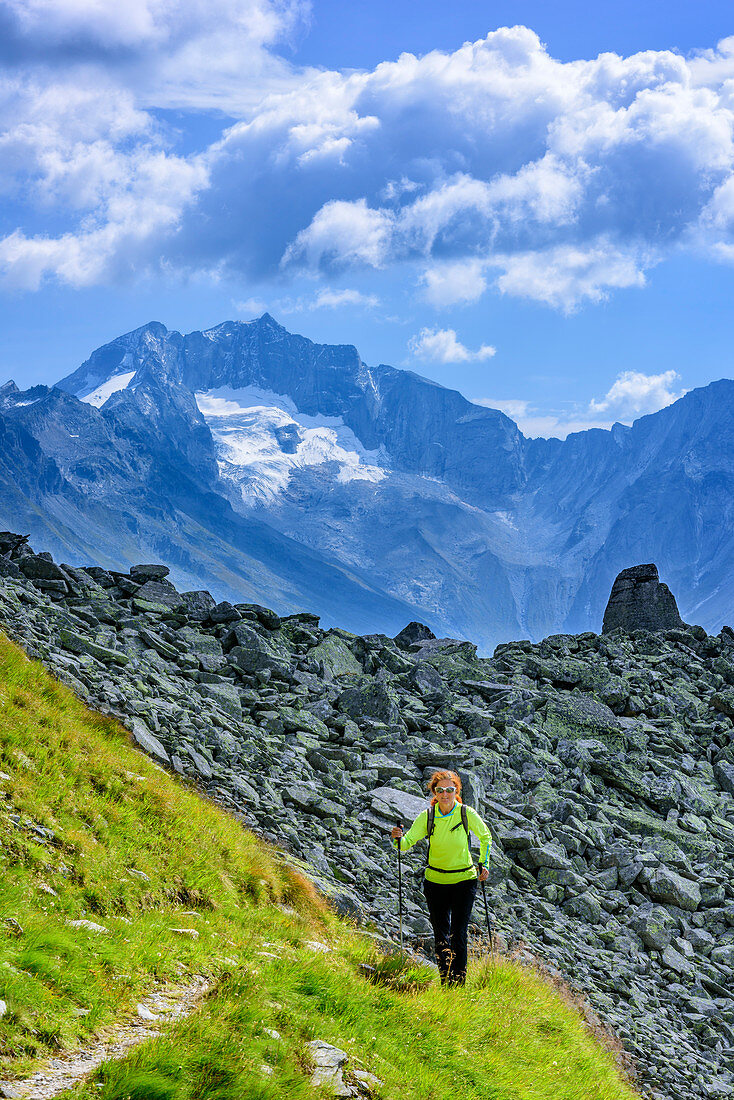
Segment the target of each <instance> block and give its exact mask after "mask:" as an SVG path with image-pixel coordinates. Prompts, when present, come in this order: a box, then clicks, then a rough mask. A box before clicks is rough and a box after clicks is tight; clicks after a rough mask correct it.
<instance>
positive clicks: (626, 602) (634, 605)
mask: <svg viewBox="0 0 734 1100" xmlns="http://www.w3.org/2000/svg"><path fill="white" fill-rule="evenodd" d="M685 625H686V624H685V623H684V622H683V620H682V619H681V617H680V615H679V613H678V605H677V604H676V602H675V596H674V595H673V593H672V592H671V591H670V589H669V588H668V586H667V584H663V583H662V581H660V580H659V578H658V569H657V566H656V565H654V564H653V563H652V562H651V563H650V564H648V565H633V566H632V567H631V568H630V569H623V570H622V572H621V573H619V574H618V575H617V578H616V580H615V582H614V584H613V585H612V591H611V594H610V596H609V602H608V603H607V608H606V611H605V612H604V622H603V625H602V633H603V634H608V633H609V632H610V631H612V630H617V629H621V630H625V631H627V633H630V632H631V631H633V630H671V629H673V628H675V627H683V626H685Z"/></svg>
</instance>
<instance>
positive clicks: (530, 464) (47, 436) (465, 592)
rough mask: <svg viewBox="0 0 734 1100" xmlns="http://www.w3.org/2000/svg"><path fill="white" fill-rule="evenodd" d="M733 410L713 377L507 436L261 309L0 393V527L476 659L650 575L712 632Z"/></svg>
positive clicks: (116, 345)
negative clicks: (612, 414)
mask: <svg viewBox="0 0 734 1100" xmlns="http://www.w3.org/2000/svg"><path fill="white" fill-rule="evenodd" d="M733 408H734V382H730V381H728V380H722V381H719V382H715V383H712V384H711V385H709V386H707V387H704V388H701V389H698V390H693V391H690V392H689V393H687V394H686V395H685V396H684V397H683V398H681V399H680V400H679V401H677V402H675V403H674V404H673V405H671V406H669V407H668V408H666V409H663V410H661V411H660V412H658V413H655V414H653V415H651V416H645V417H642V418H641V419H640V420H637V421H636V422H635V423H634V424H633V425H632V427H624V426H623V425H620V424H615V425H614V427H613V428H612V429H611V431H603V430H600V429H591V430H589V431H585V432H578V433H575V434H573V435H570V436H569V437H568V438H567V439H566V440H564V441H561V440H557V439H549V440H546V439H526V438H525V437H524V436H523V435H522V433H521V432H520V431H519V429H518V427H517V425H516V424H514V423H513V421H512V420H510V419H509V418H508V417H507V416H505V415H504V414H503V413H501V412H499V411H498V410H494V409H487V408H484V407H480V406H477V405H473V404H472V403H471V402H469V401H467V400H466V399H465V398H464V397H462V395H461V394H459V393H457V392H456V391H454V390H449V389H446V388H444V387H442V386H439V385H437V384H435V383H433V382H430V381H428V380H426V379H424V378H421V377H420V376H418V375H416V374H413V373H411V372H409V371H404V370H396V369H395V368H393V367H389V366H384V365H380V366H377V367H368V366H367V365H366V364H364V363H363V362H362V360H361V359H360V357H359V354H358V352H357V350H356V348H354V347H352V346H350V345H335V346H331V345H321V344H315V343H313V342H312V341H310V340H307V339H305V338H304V337H302V336H298V335H294V334H292V333H289V332H288V331H287V330H286V329H284V328H283V327H282V326H281V325H279V324H277V322H276V321H275V320H274V319H273V318H272V317H270V315H269V314H264V315H263V316H262V317H261V318H259V319H257V320H255V321H251V322H225V323H223V324H221V325H218V326H217V327H215V328H213V329H210V330H208V331H206V332H193V333H189V334H188V335H182V334H181V333H178V332H171V331H168V330H167V329H166V327H165V326H164V325H162V324H160V323H159V322H152V323H150V324H148V325H145V326H143V327H142V328H140V329H137V330H135V331H134V332H131V333H128V334H126V335H124V336H121V337H119V338H118V339H117V340H114V341H112V342H111V343H109V344H106V345H105V346H104V347H102V348H99V349H98V350H97V351H95V352H94V353H93V354H92V355H91V356H90V358H89V359H88V360H87V362H86V363H84V364H82V366H81V367H79V369H78V370H76V371H75V372H74V373H73V374H71V375H69V376H68V377H67V378H65V379H63V380H62V381H61V382H59V383H58V385H57V386H56V387H54V388H51V389H49V388H47V387H35V388H34V389H33V390H28V391H26V392H21V391H19V390H17V388H16V387H14V386H12V385H10V384H9V385H6V386H5V387H3V388H2V389H1V390H0V439H2V440H3V441H4V446H3V453H2V460H1V462H0V481H1V483H0V522H2V523H3V524H4V525H5V526H7V527H8V528H10V529H14V530H17V529H19V528H20V527H22V528H23V529H24V530H25V531H27V532H28V533H29V534H31V535H32V537H33V540H34V542H35V543H36V545H38V546H39V547H40V546H45V547H46V548H48V549H49V550H51V551H53V553H54V555H55V556H61V557H65V558H66V560H68V561H69V562H70V563H78V562H80V561H82V560H84V561H87V562H88V561H90V560H96V561H98V562H99V563H100V564H102V565H106V566H109V567H114V566H118V567H122V566H124V565H125V564H129V563H130V562H131V561H139V560H140V556H141V553H147V554H149V555H150V556H151V557H152V558H165V560H170V561H173V562H174V564H175V567H176V568H177V569H178V574H177V577H176V579H177V583H179V584H182V583H190V584H191V585H192V586H193V587H198V586H201V585H204V586H205V587H207V588H210V589H211V591H212V592H214V593H215V594H218V595H219V596H221V597H230V598H231V597H236V598H237V599H240V600H241V599H253V600H259V601H262V602H265V603H268V604H270V605H273V606H275V607H277V608H279V609H282V610H283V611H292V610H296V609H314V610H316V609H318V611H319V612H320V613H321V614H322V616H324V617H325V618H326V619H327V620H329V619H330V620H331V621H334V622H337V621H338V622H339V623H341V624H344V625H347V626H349V627H350V628H352V629H355V630H360V631H375V630H378V631H385V632H387V633H390V632H394V630H397V629H398V628H399V627H400V626H402V625H404V623H405V622H406V621H407V620H408V619H416V618H417V619H421V620H422V621H425V622H427V623H428V624H430V625H431V627H432V628H433V629H434V630H435V631H436V632H437V633H442V634H446V633H448V634H451V635H456V636H461V637H467V636H468V637H472V638H474V639H479V641H480V644H481V645H483V646H485V647H490V646H492V645H494V644H496V643H497V642H499V641H503V640H506V639H510V638H519V637H529V638H531V639H534V640H535V639H539V638H541V637H544V636H546V635H548V634H551V633H558V632H562V631H574V632H579V631H583V630H585V629H594V630H598V629H599V628H600V624H601V618H602V614H603V611H604V606H605V602H606V597H607V595H608V593H609V589H610V587H611V584H612V582H613V580H614V577H615V576H616V575H617V573H619V572H620V570H622V569H624V568H626V567H628V566H630V565H634V564H636V563H638V562H640V561H655V562H656V563H658V566H659V568H660V575H661V578H662V579H663V580H665V581H666V582H667V583H668V584H670V585H671V587H673V588H674V590H675V591H676V593H677V595H678V602H679V606H680V610H681V614H682V616H683V618H684V619H685V620H687V621H689V622H698V623H700V624H701V625H703V626H705V627H706V628H707V629H709V630H718V629H719V627H720V626H721V623H722V622H723V621H726V620H727V618H729V619H730V618H731V610H732V607H733V606H734V580H732V578H734V570H733V569H732V554H733V548H734V539H733V537H732V531H733V530H734V527H733V525H732V522H731V520H732V515H731V513H732V504H731V501H732V499H733V494H732V479H733V474H734V447H733V437H734V431H733V430H732V409H733ZM393 628H394V630H393Z"/></svg>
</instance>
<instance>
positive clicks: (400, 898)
mask: <svg viewBox="0 0 734 1100" xmlns="http://www.w3.org/2000/svg"><path fill="white" fill-rule="evenodd" d="M395 825H396V826H397V828H398V829H400V830H401V831H402V828H403V823H402V821H396V822H395ZM397 840H398V910H399V913H400V954H401V955H402V954H404V952H403V853H402V852H401V851H400V840H401V837H398V838H397Z"/></svg>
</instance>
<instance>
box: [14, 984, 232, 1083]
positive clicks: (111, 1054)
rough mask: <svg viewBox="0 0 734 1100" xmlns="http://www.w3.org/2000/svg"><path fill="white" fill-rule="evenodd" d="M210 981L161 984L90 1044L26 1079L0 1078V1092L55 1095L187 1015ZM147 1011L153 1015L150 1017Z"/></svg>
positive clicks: (204, 994)
mask: <svg viewBox="0 0 734 1100" xmlns="http://www.w3.org/2000/svg"><path fill="white" fill-rule="evenodd" d="M213 985H214V983H213V982H212V981H211V980H210V979H208V978H203V977H201V975H196V976H195V977H194V978H193V979H192V980H191V981H190V982H188V983H187V984H186V985H179V986H161V988H160V989H158V990H156V991H154V992H152V993H149V994H148V995H147V996H146V997H145V998H144V999H143V1000H141V1001H140V1002H139V1004H138V1006H137V1008H136V1010H135V1014H134V1015H131V1016H129V1017H128V1018H126V1019H123V1020H122V1021H121V1022H120V1023H118V1024H115V1025H112V1026H110V1027H109V1028H108V1029H107V1031H106V1033H104V1034H101V1035H100V1036H99V1037H98V1038H96V1039H94V1040H93V1042H92V1044H91V1045H90V1046H88V1047H82V1048H80V1049H79V1050H76V1051H73V1052H72V1053H70V1054H68V1055H65V1056H64V1057H63V1058H50V1059H49V1061H48V1063H47V1064H46V1066H45V1067H44V1069H42V1070H39V1071H38V1072H37V1073H34V1074H33V1076H32V1077H28V1078H26V1080H25V1081H13V1082H12V1083H11V1082H9V1081H8V1082H0V1096H6V1097H7V1096H12V1097H18V1098H21V1097H22V1098H23V1100H48V1098H49V1097H51V1096H58V1095H59V1093H62V1092H64V1091H66V1090H67V1089H71V1088H73V1087H74V1085H76V1084H78V1083H79V1082H80V1081H82V1080H84V1078H85V1077H88V1076H89V1074H90V1073H92V1071H93V1070H95V1069H96V1068H97V1066H99V1065H101V1064H102V1062H107V1061H109V1060H110V1059H113V1058H122V1057H124V1055H126V1054H127V1053H128V1051H129V1050H131V1049H132V1048H133V1047H136V1046H138V1044H140V1043H144V1042H145V1041H146V1039H156V1038H158V1036H160V1035H162V1034H163V1033H164V1032H165V1031H167V1030H168V1028H169V1027H170V1026H171V1024H174V1023H176V1022H177V1021H178V1020H183V1019H185V1018H186V1017H187V1016H190V1015H191V1014H192V1013H193V1012H195V1011H196V1009H197V1008H198V1007H199V1005H200V1003H201V1001H202V1000H203V998H204V997H205V996H206V994H207V993H208V992H209V990H210V989H211V988H212V987H213ZM149 1015H151V1016H152V1017H154V1018H153V1019H149V1018H148V1016H149Z"/></svg>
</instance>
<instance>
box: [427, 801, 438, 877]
mask: <svg viewBox="0 0 734 1100" xmlns="http://www.w3.org/2000/svg"><path fill="white" fill-rule="evenodd" d="M435 820H436V807H435V805H432V806H429V807H428V815H427V818H426V836H427V837H428V851H427V852H426V866H428V864H429V863H430V862H431V837H432V835H433V825H434V822H435Z"/></svg>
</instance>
